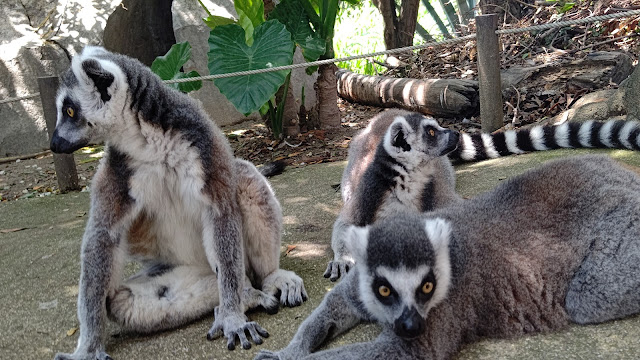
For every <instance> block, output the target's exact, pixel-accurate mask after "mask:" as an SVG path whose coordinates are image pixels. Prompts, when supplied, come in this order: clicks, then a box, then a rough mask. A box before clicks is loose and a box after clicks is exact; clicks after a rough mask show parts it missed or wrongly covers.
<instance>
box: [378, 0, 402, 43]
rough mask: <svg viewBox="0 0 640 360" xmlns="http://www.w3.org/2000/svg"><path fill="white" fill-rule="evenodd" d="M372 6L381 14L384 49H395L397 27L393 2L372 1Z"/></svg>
mask: <svg viewBox="0 0 640 360" xmlns="http://www.w3.org/2000/svg"><path fill="white" fill-rule="evenodd" d="M374 5H375V6H376V7H377V8H378V10H379V11H380V14H382V22H383V25H384V31H383V35H384V47H385V48H386V49H387V50H388V49H395V48H397V47H398V41H397V37H396V28H397V27H398V16H397V15H396V2H395V0H377V1H374Z"/></svg>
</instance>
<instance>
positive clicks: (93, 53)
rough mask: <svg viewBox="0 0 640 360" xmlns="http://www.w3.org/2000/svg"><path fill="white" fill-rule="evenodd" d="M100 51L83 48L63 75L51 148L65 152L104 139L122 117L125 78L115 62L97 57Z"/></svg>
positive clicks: (70, 151) (102, 52) (100, 53)
mask: <svg viewBox="0 0 640 360" xmlns="http://www.w3.org/2000/svg"><path fill="white" fill-rule="evenodd" d="M102 54H104V51H103V50H102V49H99V48H92V47H87V48H85V50H84V51H83V53H82V54H81V55H79V56H76V57H74V58H73V61H72V63H71V68H70V69H69V70H67V72H66V73H65V74H64V75H63V77H62V82H61V84H60V88H59V89H58V95H57V97H56V108H57V113H58V119H57V122H56V130H55V132H54V133H53V136H52V138H51V150H52V151H53V152H58V153H67V154H68V153H72V152H74V151H76V150H78V149H80V148H81V147H84V146H87V145H89V144H95V143H99V142H101V141H104V140H105V136H106V135H107V134H108V133H109V131H110V129H111V128H112V127H113V126H114V125H115V124H117V123H118V119H119V118H121V115H122V108H123V106H122V103H123V100H124V99H123V98H124V95H123V94H124V92H125V89H126V87H127V85H126V79H125V76H124V74H123V73H122V71H121V70H120V68H119V67H118V66H117V65H116V64H115V63H113V62H111V61H109V60H107V59H105V58H102V57H100V55H102ZM117 108H120V110H118V109H117Z"/></svg>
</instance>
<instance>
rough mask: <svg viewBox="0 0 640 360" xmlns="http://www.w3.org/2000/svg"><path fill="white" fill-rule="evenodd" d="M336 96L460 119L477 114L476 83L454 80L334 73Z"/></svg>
mask: <svg viewBox="0 0 640 360" xmlns="http://www.w3.org/2000/svg"><path fill="white" fill-rule="evenodd" d="M336 77H337V80H338V95H340V97H342V98H344V99H346V100H349V101H353V102H357V103H361V104H366V105H374V106H380V107H399V108H403V109H407V110H411V111H417V112H421V113H423V114H427V115H432V116H439V117H454V118H463V117H468V116H472V115H475V114H477V113H478V83H477V82H476V81H472V80H458V79H422V80H421V79H406V78H399V79H397V78H390V77H386V76H368V75H360V74H354V73H352V72H350V71H347V70H343V69H340V70H338V71H337V72H336Z"/></svg>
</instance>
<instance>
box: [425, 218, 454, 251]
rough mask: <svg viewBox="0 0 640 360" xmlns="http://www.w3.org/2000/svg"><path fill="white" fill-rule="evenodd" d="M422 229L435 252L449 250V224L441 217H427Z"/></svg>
mask: <svg viewBox="0 0 640 360" xmlns="http://www.w3.org/2000/svg"><path fill="white" fill-rule="evenodd" d="M424 231H425V232H426V233H427V236H428V237H429V241H431V245H432V246H433V250H434V251H435V252H436V253H439V252H441V251H444V252H447V253H448V252H449V239H450V238H451V224H449V222H448V221H446V220H444V219H442V218H435V219H427V220H426V221H425V225H424Z"/></svg>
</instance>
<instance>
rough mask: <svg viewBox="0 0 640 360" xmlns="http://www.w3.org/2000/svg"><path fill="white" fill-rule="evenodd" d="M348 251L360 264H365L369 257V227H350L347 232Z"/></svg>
mask: <svg viewBox="0 0 640 360" xmlns="http://www.w3.org/2000/svg"><path fill="white" fill-rule="evenodd" d="M345 237H346V239H345V240H346V241H345V242H346V244H347V249H349V252H350V253H351V255H352V256H353V257H354V259H355V260H356V263H358V262H362V263H363V262H364V261H365V260H366V257H367V243H368V241H369V240H368V237H369V226H365V227H358V226H354V225H352V226H349V228H347V231H345Z"/></svg>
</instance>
